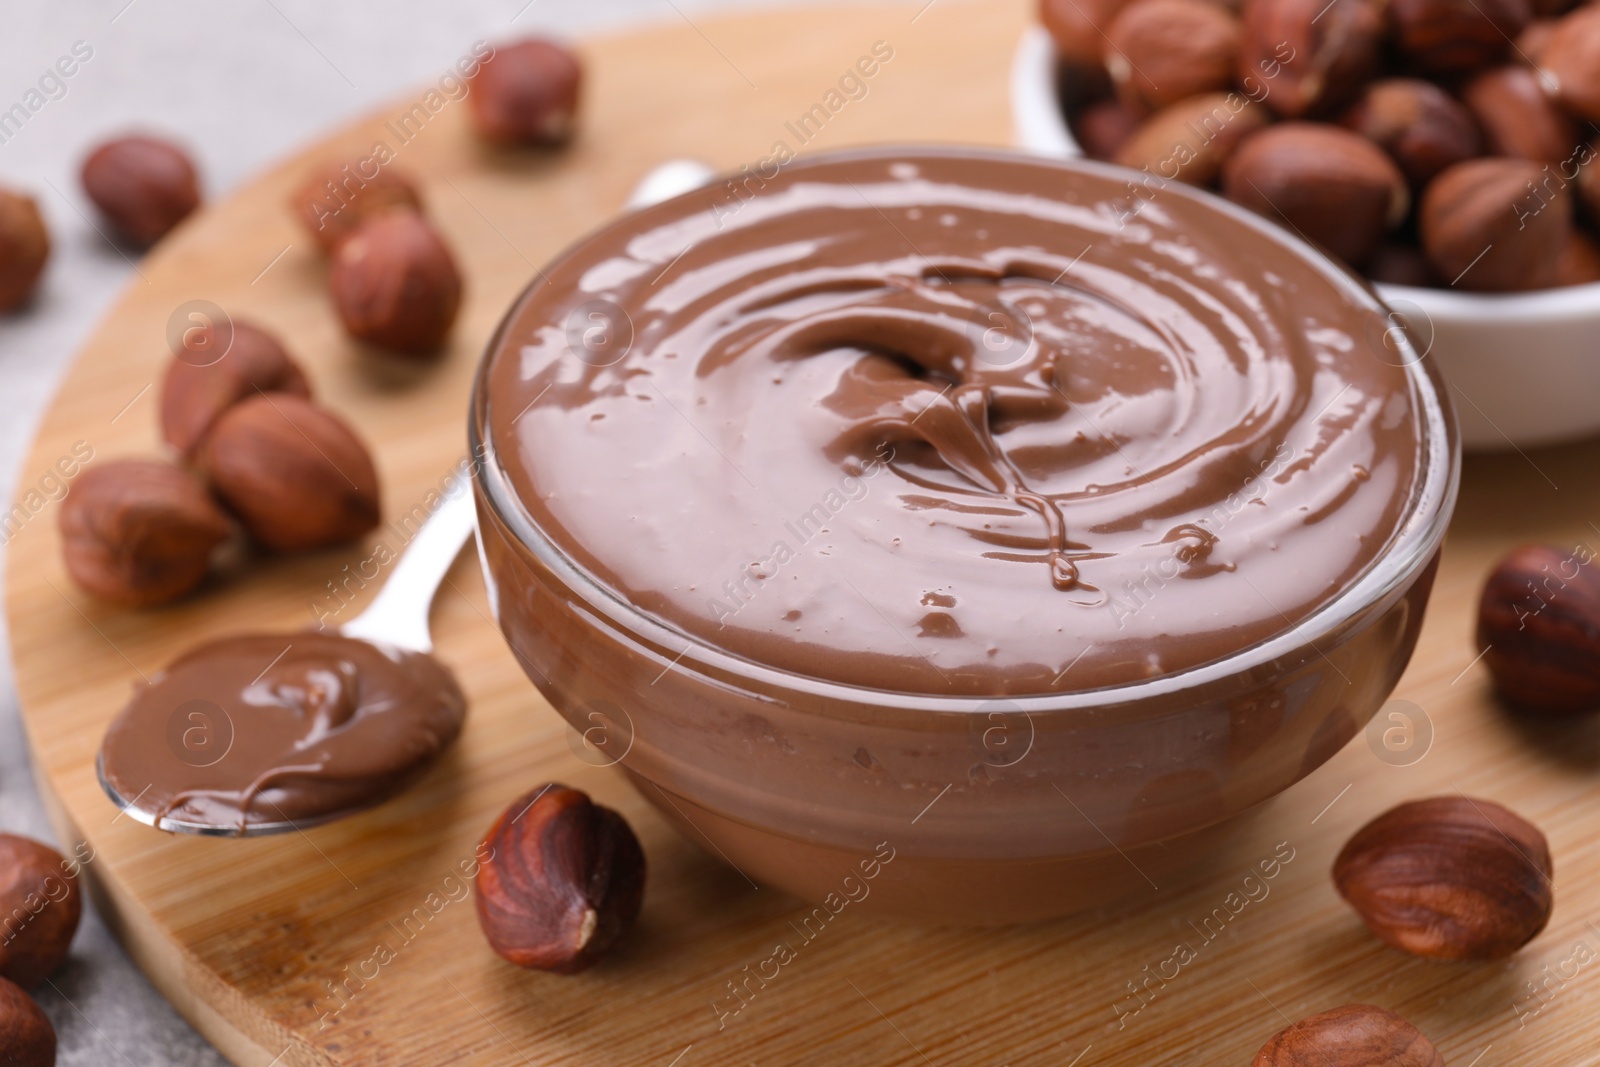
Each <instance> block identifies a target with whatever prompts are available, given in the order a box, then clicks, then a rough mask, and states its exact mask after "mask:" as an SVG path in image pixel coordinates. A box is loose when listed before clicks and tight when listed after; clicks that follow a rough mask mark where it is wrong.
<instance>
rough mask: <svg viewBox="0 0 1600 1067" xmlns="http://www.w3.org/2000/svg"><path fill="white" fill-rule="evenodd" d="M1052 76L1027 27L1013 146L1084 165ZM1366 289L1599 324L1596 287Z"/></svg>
mask: <svg viewBox="0 0 1600 1067" xmlns="http://www.w3.org/2000/svg"><path fill="white" fill-rule="evenodd" d="M1055 74H1056V52H1055V42H1054V41H1052V40H1051V38H1050V33H1049V31H1048V30H1046V29H1045V28H1044V27H1043V26H1029V27H1028V28H1027V29H1026V30H1024V31H1023V34H1022V39H1021V40H1020V41H1019V42H1018V44H1017V48H1016V52H1015V54H1014V55H1013V57H1012V67H1011V106H1012V125H1013V127H1014V128H1015V132H1016V139H1017V143H1018V144H1019V145H1021V146H1022V148H1023V149H1025V150H1027V151H1030V152H1036V153H1038V154H1040V155H1043V156H1046V157H1048V158H1052V159H1084V160H1087V159H1088V158H1089V157H1088V156H1087V155H1085V154H1084V151H1083V146H1082V145H1080V144H1079V143H1078V139H1077V138H1076V137H1075V136H1073V133H1072V127H1071V126H1070V125H1068V123H1067V117H1066V115H1065V114H1064V113H1063V112H1062V109H1061V101H1060V97H1059V96H1058V94H1057V92H1056V76H1055ZM1125 169H1128V170H1130V171H1131V172H1132V173H1139V172H1138V171H1132V169H1131V168H1125ZM1218 199H1221V197H1220V196H1219V197H1218ZM1368 284H1370V285H1371V286H1372V287H1373V288H1374V289H1376V290H1377V291H1378V294H1379V295H1380V296H1382V297H1383V300H1384V303H1386V304H1390V305H1391V306H1392V305H1397V304H1398V305H1409V306H1410V307H1415V308H1417V309H1419V310H1421V311H1422V312H1423V313H1424V314H1426V315H1427V316H1428V317H1429V318H1430V319H1432V318H1444V319H1446V320H1448V321H1450V322H1453V323H1461V324H1462V325H1468V326H1470V325H1472V324H1474V323H1487V322H1493V323H1495V324H1497V325H1506V324H1507V323H1548V322H1550V321H1551V320H1552V319H1560V318H1567V319H1573V320H1580V321H1587V322H1595V323H1597V324H1600V282H1586V283H1584V284H1582V285H1564V286H1559V287H1557V288H1554V289H1538V290H1534V291H1532V292H1526V293H1477V292H1467V291H1463V290H1460V289H1453V288H1452V289H1440V288H1436V287H1434V286H1422V285H1397V284H1394V283H1392V282H1369V283H1368Z"/></svg>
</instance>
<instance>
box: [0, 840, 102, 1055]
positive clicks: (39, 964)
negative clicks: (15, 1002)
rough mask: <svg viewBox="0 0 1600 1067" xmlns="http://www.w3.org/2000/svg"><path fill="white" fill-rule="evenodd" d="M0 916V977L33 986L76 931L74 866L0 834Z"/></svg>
mask: <svg viewBox="0 0 1600 1067" xmlns="http://www.w3.org/2000/svg"><path fill="white" fill-rule="evenodd" d="M0 916H4V917H5V925H4V933H5V936H4V938H0V979H4V980H5V981H7V982H14V983H16V984H17V985H19V986H21V987H22V988H24V989H33V988H34V987H35V986H38V985H39V984H40V983H42V982H43V981H44V980H45V979H46V978H48V977H50V975H52V974H54V973H55V971H56V969H57V968H59V967H60V966H61V964H62V963H63V962H64V961H65V960H66V958H67V950H68V949H69V948H70V947H71V946H72V937H73V935H74V934H76V933H77V932H78V921H79V920H80V919H81V918H82V917H83V898H82V896H81V895H80V894H79V892H78V879H77V871H76V869H74V868H71V867H69V866H68V864H67V861H66V859H65V858H64V857H63V856H62V855H61V854H60V853H59V852H57V851H56V850H55V849H53V848H51V847H50V846H49V845H45V844H42V843H40V842H38V841H34V840H32V839H30V838H26V837H19V836H17V835H16V834H0ZM4 1030H5V1027H4V1026H3V1025H0V1033H3V1032H4ZM5 1062H6V1060H5V1059H4V1057H0V1063H5Z"/></svg>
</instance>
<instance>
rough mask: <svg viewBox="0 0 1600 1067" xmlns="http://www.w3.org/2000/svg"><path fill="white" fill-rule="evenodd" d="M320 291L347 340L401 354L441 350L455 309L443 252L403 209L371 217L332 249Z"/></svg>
mask: <svg viewBox="0 0 1600 1067" xmlns="http://www.w3.org/2000/svg"><path fill="white" fill-rule="evenodd" d="M328 286H329V288H330V290H331V291H332V293H333V303H334V306H335V307H336V308H337V309H338V312H339V318H340V320H341V321H342V322H343V323H344V328H345V330H346V331H347V332H348V333H349V334H350V335H351V336H352V337H355V338H358V339H359V340H362V341H368V342H371V343H372V344H375V345H380V346H382V347H383V348H387V349H390V350H392V351H395V352H402V353H407V354H420V353H423V352H428V351H431V350H433V349H436V348H438V347H439V346H440V345H441V344H443V343H444V339H445V337H446V336H447V335H448V334H449V333H450V327H451V326H452V325H453V324H454V323H455V321H456V312H457V311H459V310H460V308H461V273H460V271H458V270H457V269H456V261H455V258H454V257H453V256H451V254H450V249H449V247H448V246H447V245H446V244H445V243H444V239H443V238H442V237H440V236H439V234H438V232H437V231H436V230H434V228H433V227H432V226H431V225H429V223H428V221H427V220H426V219H424V218H423V217H422V216H420V215H414V214H412V213H411V212H408V211H391V212H388V213H387V214H382V215H379V216H378V217H376V218H374V219H371V220H370V221H368V222H366V223H364V224H363V225H362V226H361V228H360V229H358V230H357V231H356V232H355V233H354V234H353V235H351V236H350V237H348V238H347V239H346V240H345V241H344V242H343V243H342V244H341V245H339V248H338V251H336V252H335V253H334V257H333V270H332V273H331V274H330V275H329V277H328Z"/></svg>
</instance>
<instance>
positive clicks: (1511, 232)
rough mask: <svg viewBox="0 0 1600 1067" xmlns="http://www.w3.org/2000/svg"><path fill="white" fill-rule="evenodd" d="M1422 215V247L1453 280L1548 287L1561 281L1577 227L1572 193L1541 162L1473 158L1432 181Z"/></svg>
mask: <svg viewBox="0 0 1600 1067" xmlns="http://www.w3.org/2000/svg"><path fill="white" fill-rule="evenodd" d="M1418 221H1419V224H1420V232H1421V235H1422V248H1423V251H1425V252H1427V254H1428V260H1429V261H1430V262H1431V263H1432V264H1433V266H1434V269H1435V270H1437V271H1438V272H1439V274H1440V275H1441V276H1442V277H1443V278H1444V279H1445V281H1446V282H1447V283H1449V284H1451V285H1455V286H1459V287H1461V288H1463V289H1472V290H1478V291H1483V292H1512V291H1518V290H1525V289H1543V288H1547V287H1548V286H1551V285H1553V284H1555V280H1556V275H1557V271H1558V269H1559V265H1560V258H1561V251H1562V249H1563V248H1565V247H1566V244H1567V238H1568V235H1569V234H1570V232H1571V229H1572V195H1571V191H1570V189H1568V188H1567V186H1566V183H1564V182H1561V181H1560V180H1559V178H1557V177H1556V176H1554V175H1552V174H1547V173H1546V168H1545V167H1544V166H1543V165H1542V164H1539V163H1533V162H1530V161H1528V160H1523V159H1471V160H1468V161H1467V162H1465V163H1457V164H1456V165H1455V166H1453V167H1451V168H1450V169H1449V170H1447V171H1445V172H1444V173H1443V174H1440V175H1439V176H1438V177H1437V178H1435V179H1434V180H1433V181H1432V182H1430V183H1429V185H1428V187H1427V189H1425V190H1424V191H1423V194H1422V208H1421V211H1420V213H1419V216H1418Z"/></svg>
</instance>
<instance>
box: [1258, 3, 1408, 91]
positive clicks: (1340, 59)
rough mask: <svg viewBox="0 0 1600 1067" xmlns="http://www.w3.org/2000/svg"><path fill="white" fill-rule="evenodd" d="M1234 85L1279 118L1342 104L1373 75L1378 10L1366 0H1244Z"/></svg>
mask: <svg viewBox="0 0 1600 1067" xmlns="http://www.w3.org/2000/svg"><path fill="white" fill-rule="evenodd" d="M1240 20H1241V22H1242V23H1243V26H1244V30H1243V34H1242V44H1241V46H1240V49H1239V69H1238V78H1239V84H1240V85H1242V86H1244V87H1245V88H1246V89H1252V88H1253V87H1254V86H1256V85H1260V86H1263V87H1265V89H1266V96H1265V97H1264V98H1263V99H1262V102H1263V103H1265V104H1266V105H1267V107H1269V108H1271V109H1272V110H1273V111H1274V112H1276V113H1277V114H1279V115H1282V116H1283V117H1285V118H1291V119H1296V118H1303V117H1305V116H1307V115H1312V114H1318V113H1325V112H1326V111H1327V110H1328V109H1330V108H1334V107H1337V106H1340V105H1342V104H1345V103H1348V102H1349V101H1350V100H1351V99H1352V98H1354V96H1355V94H1356V93H1357V92H1358V91H1359V90H1360V88H1361V86H1362V84H1363V83H1364V82H1365V81H1366V80H1367V79H1368V78H1370V77H1372V75H1373V72H1375V71H1376V70H1377V69H1378V65H1379V62H1380V60H1381V58H1382V45H1383V33H1384V19H1383V8H1382V5H1381V4H1376V3H1373V2H1371V0H1333V2H1331V3H1330V2H1329V0H1247V2H1246V3H1245V5H1244V10H1243V12H1242V13H1241V14H1240Z"/></svg>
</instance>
